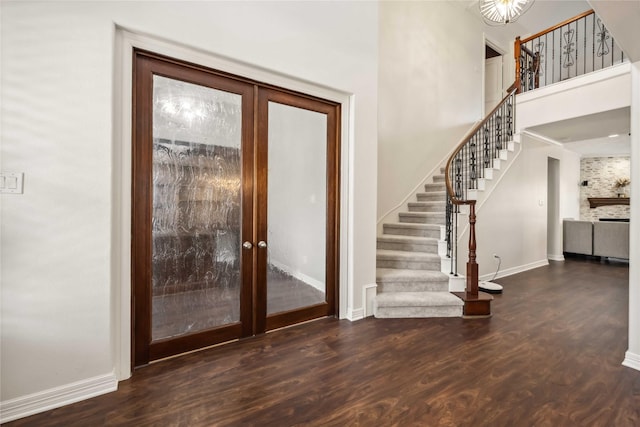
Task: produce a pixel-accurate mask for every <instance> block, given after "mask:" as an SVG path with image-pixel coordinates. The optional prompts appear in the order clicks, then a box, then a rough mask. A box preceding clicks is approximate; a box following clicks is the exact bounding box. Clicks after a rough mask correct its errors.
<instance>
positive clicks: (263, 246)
mask: <svg viewBox="0 0 640 427" xmlns="http://www.w3.org/2000/svg"><path fill="white" fill-rule="evenodd" d="M258 247H259V248H262V249H264V248H266V247H267V242H265V241H264V240H260V241H259V242H258Z"/></svg>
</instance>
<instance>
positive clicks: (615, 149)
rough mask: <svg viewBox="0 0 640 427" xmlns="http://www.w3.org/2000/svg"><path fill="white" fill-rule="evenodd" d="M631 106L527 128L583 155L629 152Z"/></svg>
mask: <svg viewBox="0 0 640 427" xmlns="http://www.w3.org/2000/svg"><path fill="white" fill-rule="evenodd" d="M630 129H631V108H629V107H625V108H619V109H617V110H611V111H605V112H602V113H597V114H589V115H587V116H582V117H577V118H574V119H568V120H561V121H558V122H554V123H549V124H545V125H541V126H533V127H531V128H529V129H527V130H528V131H531V132H533V133H535V134H537V135H541V136H543V137H545V138H548V139H551V140H553V141H555V142H558V143H561V144H562V145H563V146H564V148H566V149H567V150H571V151H575V152H577V153H579V154H580V155H581V156H582V157H594V156H612V155H618V156H621V155H629V154H630V153H631V138H630V136H629V131H630Z"/></svg>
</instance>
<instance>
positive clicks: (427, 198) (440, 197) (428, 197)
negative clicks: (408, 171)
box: [416, 193, 447, 202]
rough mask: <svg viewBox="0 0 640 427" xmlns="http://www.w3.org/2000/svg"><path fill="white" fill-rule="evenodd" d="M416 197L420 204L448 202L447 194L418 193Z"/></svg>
mask: <svg viewBox="0 0 640 427" xmlns="http://www.w3.org/2000/svg"><path fill="white" fill-rule="evenodd" d="M416 197H417V200H418V201H419V202H444V201H446V200H447V196H446V194H440V193H418V195H417V196H416Z"/></svg>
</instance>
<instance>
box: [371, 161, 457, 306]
mask: <svg viewBox="0 0 640 427" xmlns="http://www.w3.org/2000/svg"><path fill="white" fill-rule="evenodd" d="M440 172H441V174H440V175H436V176H434V177H433V183H430V184H426V185H425V189H424V190H425V192H424V193H418V194H417V201H416V202H410V203H408V204H407V211H406V212H402V213H400V214H399V222H397V223H385V224H383V234H382V236H380V237H378V243H377V247H378V251H377V270H376V282H377V284H378V289H377V295H376V298H375V300H374V303H373V313H374V316H376V317H380V318H390V317H460V316H462V307H463V302H462V300H461V299H460V298H458V297H456V296H455V295H452V294H451V293H449V276H448V275H447V274H445V273H442V271H441V264H442V257H441V255H440V254H439V250H438V248H439V247H440V246H441V245H440V243H441V242H442V240H443V239H444V226H445V209H446V186H445V176H444V169H442V170H441V171H440Z"/></svg>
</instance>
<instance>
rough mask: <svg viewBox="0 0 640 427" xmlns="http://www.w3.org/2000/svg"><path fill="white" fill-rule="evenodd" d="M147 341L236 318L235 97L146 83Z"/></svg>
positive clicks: (165, 81) (173, 83)
mask: <svg viewBox="0 0 640 427" xmlns="http://www.w3.org/2000/svg"><path fill="white" fill-rule="evenodd" d="M153 84H154V88H153V213H152V241H153V243H152V245H153V248H152V299H153V302H152V339H153V340H158V339H163V338H169V337H175V336H179V335H184V334H188V333H194V332H199V331H202V330H205V329H209V328H213V327H216V326H222V325H226V324H230V323H235V322H238V321H239V320H240V249H239V248H240V201H241V194H240V188H241V186H240V178H241V174H240V172H241V171H240V165H241V163H240V145H241V96H240V95H236V94H231V93H227V92H223V91H220V90H215V89H211V88H207V87H203V86H198V85H194V84H190V83H185V82H181V81H178V80H173V79H169V78H165V77H160V76H154V79H153Z"/></svg>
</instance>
